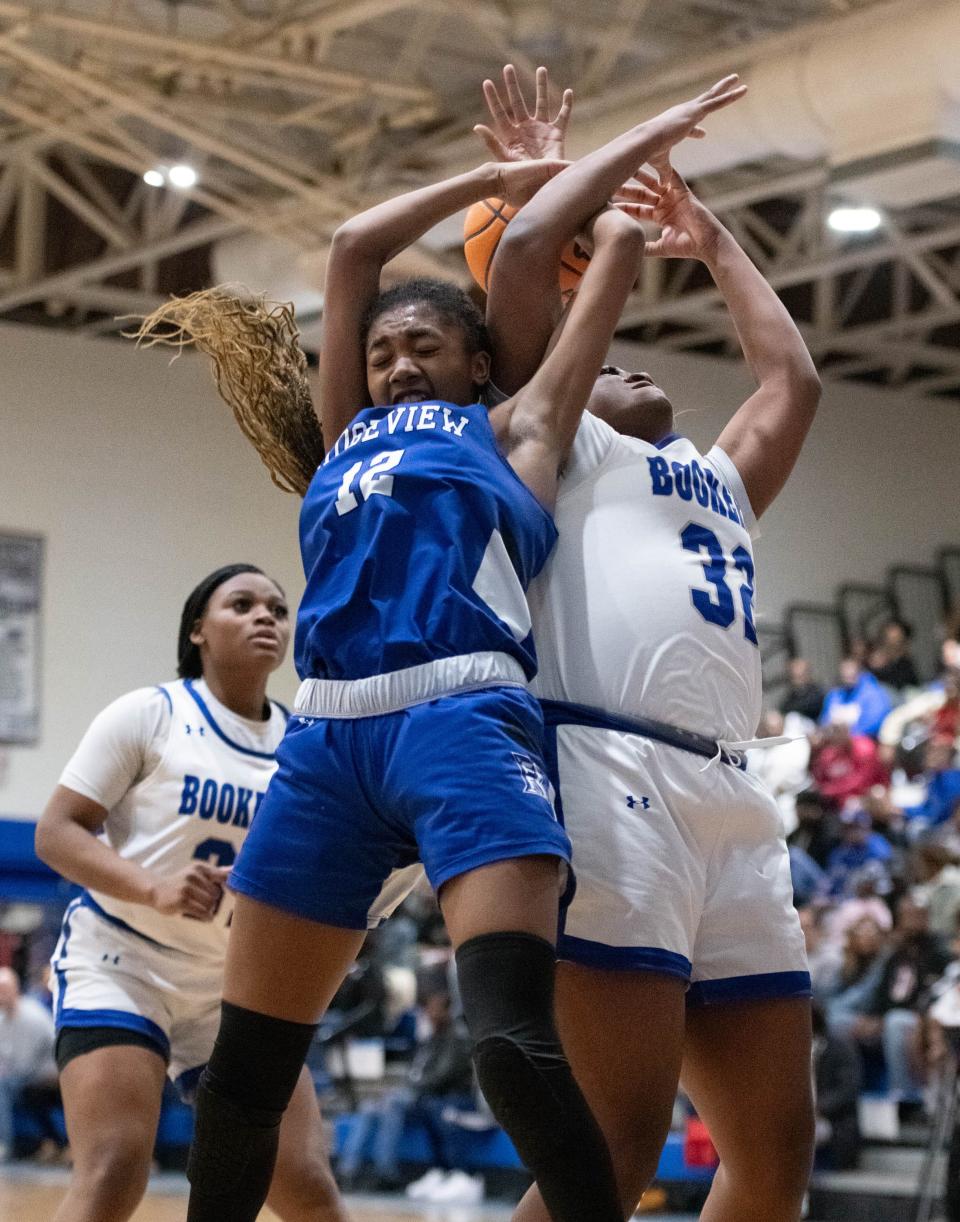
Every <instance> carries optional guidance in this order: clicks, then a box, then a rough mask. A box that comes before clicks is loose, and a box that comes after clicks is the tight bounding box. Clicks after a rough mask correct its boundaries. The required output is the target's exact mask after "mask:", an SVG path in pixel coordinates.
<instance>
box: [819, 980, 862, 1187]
mask: <svg viewBox="0 0 960 1222" xmlns="http://www.w3.org/2000/svg"><path fill="white" fill-rule="evenodd" d="M861 1076H862V1073H861V1065H860V1052H859V1050H858V1049H857V1046H856V1044H855V1043H854V1042H853V1040H852V1039H850V1037H849V1036H845V1035H838V1034H836V1033H835V1032H832V1031H831V1030H830V1028H829V1027H828V1026H827V1020H826V1016H825V1014H824V1012H823V1009H822V1007H821V1006H819V1005H818V1004H817V1003H816V1002H815V1003H814V1006H813V1081H814V1101H815V1104H816V1115H817V1129H816V1133H817V1156H818V1159H819V1160H820V1161H822V1162H823V1163H825V1164H826V1166H828V1167H829V1168H830V1169H831V1170H833V1171H848V1170H850V1169H851V1168H853V1167H856V1165H857V1163H858V1162H859V1161H860V1148H861V1145H862V1140H863V1139H862V1137H861V1133H860V1118H859V1115H858V1110H857V1099H858V1096H859V1093H860V1079H861Z"/></svg>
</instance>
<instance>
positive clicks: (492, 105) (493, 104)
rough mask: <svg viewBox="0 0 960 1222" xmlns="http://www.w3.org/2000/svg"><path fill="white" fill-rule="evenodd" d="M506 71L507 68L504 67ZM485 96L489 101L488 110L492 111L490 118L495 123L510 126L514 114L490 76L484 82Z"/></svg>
mask: <svg viewBox="0 0 960 1222" xmlns="http://www.w3.org/2000/svg"><path fill="white" fill-rule="evenodd" d="M504 72H506V69H504ZM483 97H484V100H485V101H486V103H487V110H489V112H490V118H491V119H493V121H494V123H496V124H497V125H498V126H501V127H509V126H510V124H512V123H513V121H514V120H513V116H512V115H511V114H509V113H508V111H507V108H506V107H505V106H504V104H503V99H502V98H501V97H500V91H499V90H498V89H497V87H496V85H495V84H494V83H493V81H491V80H490V79H489V78H488V79H487V80H485V81H484V82H483Z"/></svg>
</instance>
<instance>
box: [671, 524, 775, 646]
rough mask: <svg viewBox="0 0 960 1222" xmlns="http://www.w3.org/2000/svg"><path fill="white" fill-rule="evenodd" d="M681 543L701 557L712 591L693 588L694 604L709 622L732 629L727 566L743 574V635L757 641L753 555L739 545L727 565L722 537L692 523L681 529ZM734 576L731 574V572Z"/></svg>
mask: <svg viewBox="0 0 960 1222" xmlns="http://www.w3.org/2000/svg"><path fill="white" fill-rule="evenodd" d="M680 543H681V545H682V546H683V548H684V550H685V551H688V552H694V553H695V554H696V555H697V556H699V557H700V564H701V566H702V567H703V575H704V577H705V578H706V579H707V581H708V582H709V583H710V585H711V586H712V587H713V588H712V590H698V589H693V590H691V591H690V598H691V599H692V601H693V605H694V606H695V607H696V609H697V610H698V611H699V612H700V614H701V615H702V616H703V618H704V619H705V620H706V621H707V623H709V624H716V625H717V626H718V627H719V628H729V627H730V625H731V624H732V623H733V621H734V619H736V615H737V611H736V606H735V604H734V598H733V591H732V590H731V589H730V586H729V584H728V583H727V575H728V567H729V568H732V569H733V571H734V573H739V574H740V575H741V581H740V606H741V608H742V609H743V635H744V636H745V637H746V638H747V640H748V641H750V643H751V644H752V645H756V643H757V629H756V625H755V624H754V622H753V592H754V590H753V557H752V556H751V555H750V553H749V552H748V551H747V549H746V548H745V547H738V548H737V549H736V550H735V551H734V552H732V553H731V555H730V564H729V566H728V562H727V557H726V555H725V554H724V551H723V546H722V544H721V543H720V540H719V539H718V538H717V536H716V535H715V534H714V533H713V531H712V530H709V529H708V528H707V527H706V526H701V525H700V524H699V523H697V522H690V523H689V525H687V526H685V527H684V528H683V530H682V531H681V532H680ZM731 576H732V574H731Z"/></svg>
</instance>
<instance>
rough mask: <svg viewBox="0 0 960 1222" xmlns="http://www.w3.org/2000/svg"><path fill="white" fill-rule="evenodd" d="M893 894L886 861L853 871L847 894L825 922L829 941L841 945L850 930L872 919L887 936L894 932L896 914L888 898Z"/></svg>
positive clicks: (831, 910) (870, 863) (876, 862)
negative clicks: (894, 914) (859, 923)
mask: <svg viewBox="0 0 960 1222" xmlns="http://www.w3.org/2000/svg"><path fill="white" fill-rule="evenodd" d="M892 890H893V882H892V880H891V878H890V873H889V867H888V863H887V862H886V861H877V860H871V861H868V862H867V863H866V864H865V865H862V866H860V867H859V869H857V870H854V871H853V873H852V874H851V875H850V877H849V879H848V881H847V894H846V896H845V897H841V899H840V901H839V903H837V904H836V906H835V907H833V908H831V909H830V910H829V912H828V915H827V919H826V928H827V931H828V933H829V935H830V938H831V939H832V940H834V941H837V942H842V941H843V939H844V938H845V937H846V934H847V930H848V929H850V927H851V926H852V925H856V923H857V921H859V920H860V919H861V918H862V917H870V918H871V920H873V921H875V922H876V923H877V926H878V927H879V928H880V929H881V930H882V931H883V932H884V934H888V933H889V932H890V931H891V929H893V913H892V912H891V911H890V905H889V904H888V903H887V900H886V896H888V895H889V894H890V892H891V891H892Z"/></svg>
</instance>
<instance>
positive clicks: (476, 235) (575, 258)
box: [463, 199, 590, 301]
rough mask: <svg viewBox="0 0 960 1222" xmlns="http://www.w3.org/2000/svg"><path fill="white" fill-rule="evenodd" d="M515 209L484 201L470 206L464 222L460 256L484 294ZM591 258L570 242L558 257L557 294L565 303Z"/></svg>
mask: <svg viewBox="0 0 960 1222" xmlns="http://www.w3.org/2000/svg"><path fill="white" fill-rule="evenodd" d="M516 212H517V209H516V208H514V207H513V205H512V204H507V203H504V201H503V200H502V199H484V200H481V201H480V202H479V203H478V204H473V205H472V207H470V209H469V210H468V211H467V215H466V218H465V219H464V222H463V253H464V255H465V257H466V260H467V267H469V268H470V274H471V275H472V276H473V278H474V280H476V282H477V284H479V285H480V287H481V288H482V289H483V291H484V292H485V293H486V292H488V291H489V288H490V268H491V267H492V266H493V256H494V255H495V254H496V253H497V247H498V246H499V245H500V239H501V237H502V236H503V231H504V229H506V227H507V224H508V223H509V221H510V218H511V217H513V216H515V215H516ZM589 262H590V256H589V255H588V254H587V252H586V251H585V250H584V249H583V248H582V247H581V246H580V244H579V243H578V242H576V241H573V242H570V243H569V244H568V245H567V247H566V249H565V250H564V252H563V254H562V256H561V258H560V292H561V294H562V295H563V299H564V301H566V300H567V298H568V297H570V296H571V295H572V294H573V293H575V292H576V291H577V289H578V287H579V285H580V277H581V276H582V275H583V273H584V272H585V271H586V269H587V264H588V263H589Z"/></svg>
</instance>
